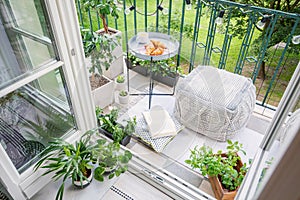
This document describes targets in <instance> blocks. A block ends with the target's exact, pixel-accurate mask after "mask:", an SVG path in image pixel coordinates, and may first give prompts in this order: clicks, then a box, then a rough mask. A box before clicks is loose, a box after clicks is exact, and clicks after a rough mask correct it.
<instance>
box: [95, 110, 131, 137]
mask: <svg viewBox="0 0 300 200" xmlns="http://www.w3.org/2000/svg"><path fill="white" fill-rule="evenodd" d="M118 114H119V111H118V109H112V110H111V112H110V113H107V114H103V113H102V114H99V115H97V119H98V121H99V125H100V127H101V128H102V129H104V130H106V131H107V132H109V133H112V138H113V140H114V141H115V142H117V143H119V142H120V141H121V140H123V139H124V138H125V137H126V136H127V135H131V134H132V133H133V132H134V131H135V126H136V117H133V119H129V120H126V125H124V126H122V125H121V124H118V123H117V118H118Z"/></svg>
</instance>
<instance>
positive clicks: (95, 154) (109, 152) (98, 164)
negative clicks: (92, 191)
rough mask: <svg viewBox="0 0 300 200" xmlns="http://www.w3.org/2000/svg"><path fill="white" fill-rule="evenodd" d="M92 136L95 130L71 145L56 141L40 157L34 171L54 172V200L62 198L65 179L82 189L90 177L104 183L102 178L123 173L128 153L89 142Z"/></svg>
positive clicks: (103, 142)
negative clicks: (56, 186)
mask: <svg viewBox="0 0 300 200" xmlns="http://www.w3.org/2000/svg"><path fill="white" fill-rule="evenodd" d="M95 134H98V131H97V130H90V131H87V132H86V133H85V134H84V135H83V136H82V137H81V138H80V139H79V141H76V142H75V144H71V143H68V142H66V141H64V140H62V139H56V140H54V141H52V142H50V143H49V144H50V145H49V146H48V147H46V148H45V150H44V151H43V152H42V153H41V154H40V160H39V161H38V162H37V163H36V165H35V167H34V169H35V170H37V169H38V168H45V169H47V171H46V172H44V173H43V175H47V174H49V173H54V175H53V176H52V179H53V181H57V180H60V179H62V182H61V185H60V187H59V189H58V191H57V194H56V197H55V199H56V200H58V199H63V195H64V187H65V183H66V181H68V179H69V178H70V179H72V183H73V185H75V186H77V187H80V188H84V187H86V186H87V185H89V184H90V182H91V181H92V178H93V174H94V178H95V179H96V180H98V181H104V177H105V176H107V177H108V178H109V179H111V178H113V177H115V176H119V175H120V174H121V173H124V172H125V171H126V170H127V168H128V166H127V164H128V162H129V161H130V159H131V158H132V154H131V153H130V152H129V151H128V150H125V151H123V150H121V149H120V146H118V144H114V143H112V142H107V141H106V140H105V139H98V140H97V141H96V143H93V140H92V136H93V135H95ZM107 166H114V169H115V170H114V171H111V172H109V174H105V171H106V167H107ZM94 168H95V170H94V173H93V169H94Z"/></svg>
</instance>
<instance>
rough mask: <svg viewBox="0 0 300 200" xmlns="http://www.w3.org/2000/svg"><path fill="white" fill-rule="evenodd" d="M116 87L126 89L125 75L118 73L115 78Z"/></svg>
mask: <svg viewBox="0 0 300 200" xmlns="http://www.w3.org/2000/svg"><path fill="white" fill-rule="evenodd" d="M115 89H116V90H119V91H120V90H125V89H126V82H125V76H124V75H118V76H117V78H116V79H115Z"/></svg>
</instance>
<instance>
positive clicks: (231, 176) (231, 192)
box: [185, 140, 247, 199]
mask: <svg viewBox="0 0 300 200" xmlns="http://www.w3.org/2000/svg"><path fill="white" fill-rule="evenodd" d="M227 143H228V145H227V152H226V153H223V152H222V151H221V150H219V151H218V152H217V153H213V151H212V148H211V147H208V146H202V147H200V148H198V147H197V146H196V147H195V148H194V149H193V150H191V155H190V159H188V160H186V161H185V162H186V163H187V164H189V165H191V166H192V168H195V169H199V170H200V171H201V173H202V175H204V176H205V175H208V177H209V181H210V183H211V185H212V189H213V191H214V193H215V196H216V198H217V199H234V197H235V195H236V192H237V189H238V188H239V186H240V184H241V183H242V181H243V178H244V176H245V174H246V172H247V165H246V164H243V163H242V161H241V158H240V156H239V155H238V152H242V153H243V154H246V153H245V151H243V149H242V144H240V143H238V142H237V141H236V142H232V141H231V140H228V141H227Z"/></svg>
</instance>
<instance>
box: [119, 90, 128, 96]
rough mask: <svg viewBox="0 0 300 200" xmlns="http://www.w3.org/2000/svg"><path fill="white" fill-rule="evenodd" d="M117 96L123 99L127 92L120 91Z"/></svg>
mask: <svg viewBox="0 0 300 200" xmlns="http://www.w3.org/2000/svg"><path fill="white" fill-rule="evenodd" d="M119 95H120V96H122V97H125V96H127V95H128V92H127V91H125V90H121V91H120V92H119Z"/></svg>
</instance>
